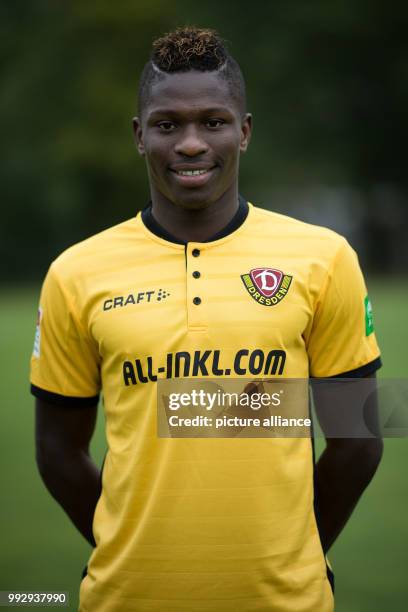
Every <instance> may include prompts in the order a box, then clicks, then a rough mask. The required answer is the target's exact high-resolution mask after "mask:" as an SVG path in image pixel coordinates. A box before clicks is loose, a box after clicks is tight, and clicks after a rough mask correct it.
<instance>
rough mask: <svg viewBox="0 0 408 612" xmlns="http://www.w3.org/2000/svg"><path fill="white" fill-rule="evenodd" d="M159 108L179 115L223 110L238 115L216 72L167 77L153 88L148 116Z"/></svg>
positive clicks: (223, 82) (191, 72)
mask: <svg viewBox="0 0 408 612" xmlns="http://www.w3.org/2000/svg"><path fill="white" fill-rule="evenodd" d="M162 108H166V109H168V110H170V111H174V112H181V113H182V112H188V111H191V110H192V109H194V110H199V109H200V108H202V109H205V108H225V109H226V110H228V111H230V112H233V113H236V112H238V105H237V103H236V101H235V100H234V98H233V96H232V95H231V92H230V89H229V85H228V83H227V81H226V80H225V79H223V78H222V77H220V76H219V75H218V74H217V73H216V72H200V71H196V70H192V71H189V72H181V73H180V72H178V73H174V74H166V75H165V76H164V78H161V79H160V80H157V81H155V82H154V83H153V84H152V86H151V90H150V96H149V100H148V103H147V105H146V111H147V114H148V115H150V114H152V113H154V112H155V111H156V110H158V109H162Z"/></svg>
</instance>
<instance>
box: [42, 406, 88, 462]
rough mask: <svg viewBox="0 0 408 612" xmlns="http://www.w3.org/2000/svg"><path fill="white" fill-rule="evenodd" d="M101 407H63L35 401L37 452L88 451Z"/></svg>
mask: <svg viewBox="0 0 408 612" xmlns="http://www.w3.org/2000/svg"><path fill="white" fill-rule="evenodd" d="M96 415H97V406H96V405H94V406H85V407H80V408H79V407H72V408H67V407H62V406H60V405H57V404H51V403H48V402H45V401H43V400H41V399H38V398H36V400H35V439H36V447H37V452H38V453H41V452H60V451H63V450H82V451H85V452H88V450H89V443H90V441H91V438H92V435H93V432H94V430H95V423H96Z"/></svg>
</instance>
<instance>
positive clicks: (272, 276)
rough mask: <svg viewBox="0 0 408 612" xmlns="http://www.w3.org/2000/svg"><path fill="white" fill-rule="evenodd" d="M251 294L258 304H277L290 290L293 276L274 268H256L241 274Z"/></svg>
mask: <svg viewBox="0 0 408 612" xmlns="http://www.w3.org/2000/svg"><path fill="white" fill-rule="evenodd" d="M241 278H242V282H243V283H244V285H245V289H246V290H247V291H248V293H249V295H250V296H251V297H252V298H253V299H254V300H255V301H256V302H258V304H262V305H263V306H275V305H276V304H279V302H280V301H281V300H283V298H284V297H285V295H286V294H287V292H288V291H289V287H290V284H291V282H292V278H293V277H292V276H289V274H284V273H283V272H281V270H274V269H273V268H254V269H253V270H251V271H250V273H249V274H242V275H241Z"/></svg>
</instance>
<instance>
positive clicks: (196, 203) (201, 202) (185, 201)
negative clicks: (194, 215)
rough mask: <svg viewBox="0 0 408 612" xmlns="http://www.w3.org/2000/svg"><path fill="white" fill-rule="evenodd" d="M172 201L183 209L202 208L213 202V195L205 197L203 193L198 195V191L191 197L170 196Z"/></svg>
mask: <svg viewBox="0 0 408 612" xmlns="http://www.w3.org/2000/svg"><path fill="white" fill-rule="evenodd" d="M172 201H173V203H174V204H175V205H176V206H177V207H178V208H182V209H183V210H203V209H204V208H208V207H209V206H210V205H211V204H212V203H213V202H214V197H208V196H207V197H205V195H204V194H203V195H199V194H198V193H197V194H195V195H194V196H193V195H192V196H191V197H188V198H187V197H185V196H184V197H175V198H172Z"/></svg>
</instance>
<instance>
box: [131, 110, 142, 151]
mask: <svg viewBox="0 0 408 612" xmlns="http://www.w3.org/2000/svg"><path fill="white" fill-rule="evenodd" d="M132 124H133V133H134V136H135V141H136V147H137V150H138V151H139V154H140V155H144V154H145V148H144V144H143V131H142V121H141V119H140V117H133V119H132Z"/></svg>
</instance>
